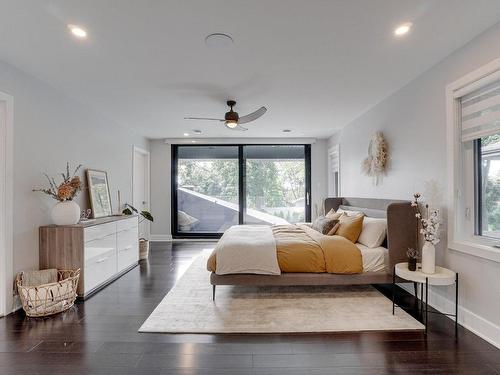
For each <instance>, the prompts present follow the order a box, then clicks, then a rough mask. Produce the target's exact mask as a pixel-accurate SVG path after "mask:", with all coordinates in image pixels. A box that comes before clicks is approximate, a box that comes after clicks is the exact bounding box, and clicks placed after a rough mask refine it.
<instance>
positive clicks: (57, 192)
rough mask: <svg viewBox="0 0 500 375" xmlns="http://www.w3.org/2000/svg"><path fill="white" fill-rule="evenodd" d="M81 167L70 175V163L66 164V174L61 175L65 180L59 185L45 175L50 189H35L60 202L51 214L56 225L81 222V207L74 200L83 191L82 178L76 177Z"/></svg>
mask: <svg viewBox="0 0 500 375" xmlns="http://www.w3.org/2000/svg"><path fill="white" fill-rule="evenodd" d="M81 167H82V166H81V165H79V166H78V167H76V168H75V170H74V171H73V174H70V172H69V163H66V172H63V173H61V176H62V178H63V180H62V182H61V183H60V184H59V185H58V184H57V183H56V181H55V179H54V178H53V177H49V176H48V175H47V174H46V173H44V175H45V177H46V178H47V180H48V182H49V186H48V188H45V189H33V191H39V192H42V193H44V194H47V195H48V196H50V197H51V198H54V199H55V200H57V201H58V203H56V205H55V206H54V207H53V208H52V212H51V216H52V220H53V221H54V224H56V225H74V224H77V223H78V221H79V220H80V206H79V205H78V204H77V203H76V202H75V201H74V200H73V199H74V198H75V197H76V196H77V195H78V193H79V192H80V191H81V190H82V183H81V180H80V177H79V176H77V175H76V174H77V173H78V171H79V169H80V168H81Z"/></svg>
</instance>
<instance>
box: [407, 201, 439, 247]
mask: <svg viewBox="0 0 500 375" xmlns="http://www.w3.org/2000/svg"><path fill="white" fill-rule="evenodd" d="M421 196H422V195H421V194H420V193H415V194H413V201H412V202H411V206H412V207H413V208H414V209H415V217H416V218H417V219H418V220H419V222H420V225H421V229H420V233H421V234H423V235H424V239H425V240H426V241H428V242H430V243H432V244H433V245H436V244H438V243H439V241H440V239H439V227H440V225H441V220H440V219H439V210H438V209H429V205H428V204H426V205H425V210H426V215H425V217H423V216H422V212H421V211H420V205H419V201H418V200H419V199H420V197H421Z"/></svg>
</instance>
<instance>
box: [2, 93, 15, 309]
mask: <svg viewBox="0 0 500 375" xmlns="http://www.w3.org/2000/svg"><path fill="white" fill-rule="evenodd" d="M0 103H1V104H2V106H4V107H5V118H4V119H3V120H0V144H1V146H0V150H3V152H2V155H0V160H3V161H4V162H3V163H0V316H4V315H8V314H10V313H11V312H12V310H13V289H12V283H13V280H14V251H13V237H14V233H13V232H14V226H13V221H14V207H13V200H14V183H13V180H14V175H13V159H14V134H13V133H14V98H13V97H12V96H11V95H8V94H6V93H3V92H0Z"/></svg>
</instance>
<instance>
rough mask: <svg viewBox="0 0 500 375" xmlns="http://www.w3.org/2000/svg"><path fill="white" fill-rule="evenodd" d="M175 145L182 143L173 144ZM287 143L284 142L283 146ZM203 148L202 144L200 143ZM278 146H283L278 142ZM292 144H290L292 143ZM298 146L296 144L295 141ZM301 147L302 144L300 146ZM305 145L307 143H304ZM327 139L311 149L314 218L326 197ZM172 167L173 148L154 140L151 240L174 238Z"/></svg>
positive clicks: (229, 140)
mask: <svg viewBox="0 0 500 375" xmlns="http://www.w3.org/2000/svg"><path fill="white" fill-rule="evenodd" d="M170 141H171V142H172V143H174V144H175V143H179V142H178V141H176V140H170ZM221 141H224V142H226V143H228V142H229V143H234V144H237V143H273V140H271V139H260V140H255V139H224V140H213V139H210V140H206V141H205V143H214V142H215V143H221ZM285 141H286V140H283V139H281V140H280V142H281V143H284V142H285ZM199 142H200V144H202V143H203V140H200V141H199ZM276 142H277V143H280V142H278V141H276ZM290 142H291V141H290ZM294 143H297V141H294ZM299 143H300V142H299ZM303 143H308V142H307V140H304V142H303ZM326 154H327V151H326V139H318V140H317V141H316V142H315V143H313V144H312V146H311V198H312V200H311V203H312V214H313V217H314V215H315V205H316V206H317V207H320V206H321V205H322V200H323V199H324V198H325V197H326V195H327V184H328V183H327V177H326V160H327V159H326ZM170 166H171V146H170V144H166V143H165V141H164V140H163V139H161V140H160V139H156V140H151V214H152V215H153V216H154V218H155V221H154V223H153V224H152V225H151V239H152V240H158V241H162V240H167V239H169V238H171V235H172V232H171V223H170V207H171V206H170Z"/></svg>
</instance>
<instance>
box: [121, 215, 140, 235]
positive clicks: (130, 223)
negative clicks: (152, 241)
mask: <svg viewBox="0 0 500 375" xmlns="http://www.w3.org/2000/svg"><path fill="white" fill-rule="evenodd" d="M138 226H139V221H138V219H137V216H133V217H131V218H130V219H123V220H119V221H117V222H116V231H117V232H121V231H124V230H129V229H132V228H137V227H138Z"/></svg>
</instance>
